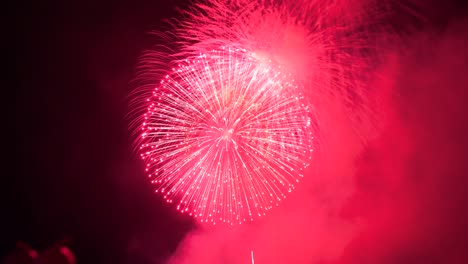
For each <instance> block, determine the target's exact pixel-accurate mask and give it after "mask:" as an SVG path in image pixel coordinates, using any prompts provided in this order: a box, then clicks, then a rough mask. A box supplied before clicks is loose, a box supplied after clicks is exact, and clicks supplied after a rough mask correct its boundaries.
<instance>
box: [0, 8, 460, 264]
mask: <svg viewBox="0 0 468 264" xmlns="http://www.w3.org/2000/svg"><path fill="white" fill-rule="evenodd" d="M182 2H186V1H176V0H142V1H130V0H129V1H109V0H103V1H88V0H80V1H77V0H69V1H23V2H19V3H17V4H16V7H15V9H14V11H13V13H12V14H13V18H12V19H11V21H9V22H8V23H7V24H6V26H7V27H12V28H13V32H14V33H13V36H12V39H13V43H12V44H13V49H14V54H15V55H14V56H15V60H14V64H13V72H14V75H13V76H14V77H15V78H14V79H15V80H14V81H12V83H10V84H8V85H7V87H4V89H5V90H7V91H6V95H4V96H3V98H4V101H5V102H6V105H7V106H8V112H7V113H6V115H7V121H8V125H9V127H8V129H6V131H7V135H8V136H5V141H6V143H7V144H6V146H7V147H6V148H4V153H3V155H4V156H7V159H6V168H5V169H4V171H3V173H2V175H3V176H2V177H3V183H2V187H3V189H4V191H3V195H4V196H5V198H3V199H2V200H3V201H2V203H3V204H4V206H3V205H2V210H1V215H2V220H1V222H2V224H1V229H0V236H1V237H0V242H1V244H0V256H2V255H4V254H6V253H7V252H8V251H9V250H11V249H12V248H14V246H15V243H16V241H18V240H22V241H25V242H27V243H30V244H31V245H32V246H33V247H35V248H38V249H44V248H46V247H48V246H50V245H52V244H53V243H54V242H55V241H57V240H61V239H66V238H70V239H71V242H70V247H71V248H72V249H73V250H74V251H75V252H76V254H77V256H78V259H79V262H80V263H135V264H138V263H150V262H149V261H150V260H151V261H153V262H151V263H160V262H161V261H163V260H164V259H165V258H167V257H168V256H169V255H170V254H172V252H173V251H174V250H175V249H176V247H177V244H178V243H179V241H180V240H181V239H182V238H183V237H184V235H185V234H186V233H187V232H188V231H189V230H190V229H191V228H192V227H193V222H192V220H191V219H189V218H187V217H183V216H180V215H178V214H177V213H175V212H174V210H173V209H171V208H170V207H169V206H166V205H165V203H163V202H162V199H159V197H158V196H156V195H154V194H153V191H152V188H151V186H149V185H148V183H147V181H146V179H145V177H144V175H143V173H142V170H141V167H142V166H141V164H140V161H139V160H138V159H137V158H135V157H134V155H132V153H131V145H130V138H129V134H128V132H127V123H126V120H125V113H126V101H125V100H126V96H127V94H128V92H129V91H130V89H131V88H130V86H129V85H128V84H129V82H130V80H131V78H132V76H133V69H134V66H135V63H136V61H137V57H138V55H139V54H140V52H141V51H142V50H143V49H145V48H149V47H150V46H151V44H152V39H151V37H150V36H149V35H148V34H146V33H147V32H148V31H149V30H152V29H161V25H162V23H161V22H162V21H161V20H162V19H163V18H170V17H173V16H174V15H176V12H175V10H174V8H175V6H176V5H178V6H181V5H183V3H182ZM452 3H453V4H452ZM431 10H432V17H431V18H433V19H434V21H436V22H435V23H436V25H439V26H441V27H443V25H445V24H446V23H448V22H449V21H452V20H453V19H454V17H457V18H460V17H463V16H464V14H465V13H466V12H465V11H464V10H466V9H463V8H462V5H461V4H456V3H455V1H452V2H450V1H448V2H446V3H444V5H443V6H442V5H441V7H440V9H437V8H432V9H431ZM435 10H438V12H436V11H435ZM5 52H6V53H8V52H9V51H8V50H7V51H5ZM465 129H466V128H465ZM465 183H466V181H465ZM464 200H466V199H464ZM462 208H463V207H462ZM454 232H455V231H454ZM426 263H430V261H429V262H426ZM460 263H461V262H460Z"/></svg>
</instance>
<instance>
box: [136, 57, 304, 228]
mask: <svg viewBox="0 0 468 264" xmlns="http://www.w3.org/2000/svg"><path fill="white" fill-rule="evenodd" d="M302 100H303V98H302V94H301V93H300V91H299V89H298V88H297V87H296V86H295V85H294V83H293V80H291V78H290V77H289V76H288V75H285V74H282V73H281V72H280V71H279V70H277V69H274V68H272V67H265V65H263V64H262V66H259V64H258V63H256V60H255V59H253V58H251V57H249V56H247V54H246V52H244V51H240V50H230V49H227V50H223V51H213V52H211V53H210V54H204V55H201V56H200V57H197V58H194V59H192V60H187V61H186V62H185V63H184V64H182V65H180V66H179V67H178V68H177V69H174V72H173V73H172V74H169V75H167V76H166V78H165V80H164V81H162V82H161V86H160V87H157V88H156V89H155V90H154V92H153V96H152V97H151V98H149V99H148V101H149V102H150V106H149V108H148V111H147V113H146V115H145V122H144V124H143V133H142V145H141V156H142V158H143V159H144V160H145V162H146V170H147V171H148V173H149V177H150V178H152V179H153V182H154V183H155V184H158V189H157V192H161V193H163V194H164V198H165V199H166V200H167V201H168V202H169V203H173V202H174V201H177V204H178V205H177V209H178V210H180V211H182V212H187V213H189V214H190V215H193V216H194V217H197V218H198V219H200V221H201V222H210V223H213V224H215V223H217V222H226V223H229V224H233V223H242V222H243V221H247V220H253V219H254V217H255V216H262V215H264V214H265V212H266V211H267V210H269V209H271V208H272V207H273V206H275V205H278V203H279V202H280V201H281V200H282V199H284V198H285V194H286V193H288V192H290V191H291V190H292V189H294V184H296V183H297V182H298V181H299V178H300V177H302V176H303V175H302V173H303V172H302V171H303V169H304V168H306V167H307V166H308V165H309V163H308V161H307V160H308V159H309V158H310V152H311V151H312V143H311V140H312V135H311V128H310V127H311V120H310V118H309V116H308V112H309V109H308V107H307V106H306V105H305V104H304V103H303V102H302Z"/></svg>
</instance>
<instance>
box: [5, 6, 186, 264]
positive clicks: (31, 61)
mask: <svg viewBox="0 0 468 264" xmlns="http://www.w3.org/2000/svg"><path fill="white" fill-rule="evenodd" d="M14 12H15V16H14V18H13V21H10V24H9V26H11V27H15V34H14V36H15V43H14V46H15V51H16V52H15V56H16V58H15V64H14V71H15V77H16V78H15V79H16V80H15V81H14V82H13V83H12V85H13V86H10V87H9V88H7V89H8V90H9V91H11V92H12V93H13V94H12V95H13V98H11V97H4V100H5V101H6V102H7V104H8V106H9V111H8V115H13V116H14V117H13V118H12V120H11V125H12V128H11V129H8V133H11V136H10V137H8V138H7V139H6V141H7V145H8V148H7V149H8V150H5V153H4V155H6V156H9V159H8V162H7V167H8V170H6V171H4V173H3V176H4V180H6V183H5V184H3V187H4V188H5V189H6V193H5V194H6V195H5V196H6V199H5V200H4V202H5V203H6V210H5V209H2V213H1V215H2V218H3V219H2V222H3V221H5V224H2V225H1V226H2V229H1V231H0V233H1V239H0V240H1V242H2V246H1V252H0V255H3V254H5V253H6V252H7V251H8V250H9V249H11V248H12V247H14V246H15V242H16V241H17V240H23V241H25V242H28V243H30V244H32V245H33V246H34V247H36V248H38V249H43V248H44V247H47V246H50V245H51V244H52V243H54V242H55V241H56V240H60V239H64V238H68V237H69V238H71V239H72V242H71V244H70V245H71V247H72V249H74V250H75V251H76V253H77V255H79V260H80V263H128V260H126V258H131V255H132V254H135V255H141V254H142V253H141V252H140V251H145V248H144V246H143V245H146V244H151V245H152V254H154V255H153V256H151V258H158V257H161V258H163V257H165V256H167V255H168V254H170V253H171V251H172V250H174V249H175V247H176V246H177V243H178V241H179V240H180V239H181V238H182V237H183V235H184V233H185V232H186V231H187V230H189V229H190V227H191V220H190V219H184V218H181V217H179V216H178V215H177V214H175V213H174V212H173V211H172V210H171V209H169V207H166V206H165V205H164V203H161V201H160V199H159V197H158V196H156V195H153V191H152V189H151V186H149V185H148V184H147V182H146V179H145V177H144V176H143V174H142V173H141V172H142V171H141V170H140V168H141V164H140V163H139V160H138V159H136V158H135V157H134V156H133V155H132V153H131V146H130V140H129V135H128V133H127V123H126V120H125V117H124V115H125V111H126V108H125V107H126V101H125V100H126V96H127V94H128V92H129V91H130V89H131V88H130V85H128V83H129V82H130V80H131V78H132V74H133V70H134V66H135V63H136V60H137V56H138V55H139V53H140V51H141V50H143V49H144V48H148V47H150V45H151V44H152V42H151V41H152V40H151V37H150V36H149V35H148V34H146V33H147V32H148V31H149V30H152V29H159V28H160V24H161V20H162V19H163V18H168V17H171V16H173V15H174V13H175V12H174V1H170V0H166V1H161V0H158V1H156V0H148V1H87V0H85V1H81V0H80V1H74V0H73V1H39V2H36V1H30V2H28V1H26V2H22V3H18V4H17V7H16V10H15V11H14ZM10 159H11V162H10ZM155 249H156V250H155ZM143 254H144V253H143ZM130 262H133V263H140V262H138V261H137V260H132V261H130ZM141 263H145V262H141Z"/></svg>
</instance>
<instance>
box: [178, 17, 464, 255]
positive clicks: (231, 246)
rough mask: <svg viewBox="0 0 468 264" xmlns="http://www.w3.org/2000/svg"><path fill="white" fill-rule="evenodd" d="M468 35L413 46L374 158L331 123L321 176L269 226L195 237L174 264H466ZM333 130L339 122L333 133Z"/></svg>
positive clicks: (385, 88) (386, 106)
mask: <svg viewBox="0 0 468 264" xmlns="http://www.w3.org/2000/svg"><path fill="white" fill-rule="evenodd" d="M464 25H467V23H457V24H456V25H455V26H450V27H449V28H450V29H449V30H446V31H444V32H443V33H437V32H436V33H426V34H419V35H417V36H413V37H412V38H411V41H410V44H409V48H407V49H405V50H404V51H402V52H395V54H398V55H394V56H391V58H392V59H389V61H388V63H387V66H386V67H384V69H383V70H382V72H383V73H382V78H380V79H379V81H377V82H376V83H375V85H376V87H377V89H376V90H377V91H381V93H382V94H381V95H379V96H380V98H381V101H380V104H379V106H380V108H382V110H384V111H383V114H382V120H381V121H382V124H381V125H382V131H381V133H380V134H379V135H378V136H377V137H375V138H374V139H373V140H371V141H370V142H369V143H368V144H367V145H366V146H364V147H362V148H361V147H360V144H359V143H358V142H359V139H358V138H357V137H356V136H355V135H354V134H353V133H352V129H349V126H347V124H346V122H339V121H343V120H340V119H339V117H340V116H342V115H341V114H340V111H339V109H338V110H336V111H333V112H335V113H336V114H331V118H330V121H329V122H328V125H329V127H331V128H333V129H330V131H335V132H334V135H331V136H330V137H329V143H330V142H331V143H330V144H329V145H328V149H327V155H329V156H332V157H334V159H333V161H332V162H331V161H329V162H328V163H325V164H323V163H322V164H321V165H322V166H321V167H322V171H321V173H318V175H319V176H317V177H315V178H309V181H308V182H307V181H306V182H305V185H304V186H302V187H301V188H299V190H298V191H297V193H295V194H294V195H292V196H291V198H290V199H288V200H287V201H286V202H285V203H284V204H283V205H282V206H280V208H279V209H277V210H276V211H274V212H273V213H272V214H271V215H270V216H269V217H268V218H266V219H264V220H263V221H260V222H257V223H254V224H252V225H250V226H248V227H245V228H244V229H234V230H225V229H216V230H204V229H202V228H201V229H199V230H195V231H193V232H192V233H190V234H188V235H187V236H186V238H185V241H183V242H182V243H181V244H180V246H179V249H178V251H177V252H176V253H175V255H174V256H173V257H172V259H171V260H170V261H169V263H250V261H251V260H250V252H251V250H253V252H254V256H255V263H322V264H323V263H333V264H348V263H349V264H350V263H360V264H366V263H379V264H381V263H383V264H385V263H389V264H390V263H392V264H393V263H395V264H397V263H398V264H406V263H408V264H409V263H412V264H413V263H448V264H458V263H460V264H461V263H466V260H467V254H466V248H467V245H468V238H467V237H468V233H467V230H466V227H465V225H466V223H468V214H467V210H466V204H467V202H468V199H467V198H466V195H465V189H466V186H467V183H468V180H467V179H466V173H467V172H468V165H467V163H466V161H465V160H466V154H467V147H468V141H467V138H466V135H467V134H468V133H467V132H468V131H467V130H468V127H467V124H468V122H467V121H468V120H467V119H468V118H467V115H466V113H465V112H466V110H465V104H466V102H467V96H466V95H467V91H466V83H467V82H468V77H467V75H466V72H467V71H468V52H467V51H466V45H467V43H468V42H467V40H468V38H467V37H466V36H467V34H466V33H467V31H466V29H465V28H466V27H464ZM331 121H333V122H331Z"/></svg>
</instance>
